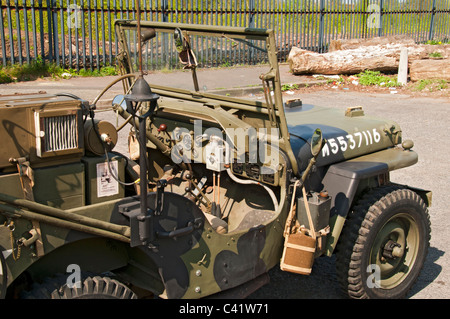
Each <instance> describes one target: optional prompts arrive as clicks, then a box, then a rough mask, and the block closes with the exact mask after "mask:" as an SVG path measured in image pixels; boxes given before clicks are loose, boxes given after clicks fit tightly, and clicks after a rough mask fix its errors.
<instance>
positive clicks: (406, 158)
mask: <svg viewBox="0 0 450 319" xmlns="http://www.w3.org/2000/svg"><path fill="white" fill-rule="evenodd" d="M417 161H418V155H417V153H416V152H414V151H411V150H404V149H402V148H389V149H385V150H382V151H378V152H375V153H371V154H368V155H364V156H361V157H357V158H354V159H351V160H348V161H345V162H340V163H337V164H334V165H331V166H330V167H329V168H328V171H327V173H326V174H325V177H324V179H323V181H322V183H323V185H324V189H326V190H327V192H328V194H329V195H330V196H332V203H331V211H330V228H331V231H330V233H329V235H328V237H327V245H326V255H327V256H331V254H332V253H333V251H334V249H335V247H336V244H337V241H338V239H339V236H340V234H341V231H342V228H343V226H344V223H345V220H346V218H347V214H348V212H349V211H350V209H351V207H352V205H353V203H354V199H355V197H357V195H358V194H360V193H361V192H363V191H364V190H366V189H368V188H374V187H378V186H380V185H382V183H384V182H385V181H387V179H386V178H385V176H386V174H387V173H389V172H390V171H393V170H396V169H400V168H404V167H408V166H411V165H414V164H415V163H417Z"/></svg>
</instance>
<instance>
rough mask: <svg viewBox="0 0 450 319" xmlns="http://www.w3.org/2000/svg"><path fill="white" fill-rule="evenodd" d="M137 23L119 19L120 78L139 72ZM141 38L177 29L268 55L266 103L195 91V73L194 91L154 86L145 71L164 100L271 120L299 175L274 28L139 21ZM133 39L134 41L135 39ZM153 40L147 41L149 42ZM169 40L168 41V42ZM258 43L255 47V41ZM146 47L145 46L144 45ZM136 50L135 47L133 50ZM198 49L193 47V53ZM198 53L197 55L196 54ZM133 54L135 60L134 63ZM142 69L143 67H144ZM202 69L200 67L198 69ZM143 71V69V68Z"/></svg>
mask: <svg viewBox="0 0 450 319" xmlns="http://www.w3.org/2000/svg"><path fill="white" fill-rule="evenodd" d="M137 27H138V23H137V21H136V20H116V21H115V31H116V35H117V39H118V44H119V48H120V49H119V52H118V54H117V62H118V65H119V72H120V74H121V75H125V74H132V73H136V75H138V73H139V69H140V67H139V65H138V62H137V58H136V56H137V54H136V48H137V47H138V46H137V45H136V42H137V41H135V39H136V38H137V36H136V31H137ZM140 28H141V35H142V34H144V33H145V32H146V30H147V31H150V30H151V31H152V32H153V31H154V32H155V34H156V35H158V34H172V35H173V34H174V32H175V30H177V29H179V30H181V31H182V32H183V35H186V36H188V37H191V36H197V37H205V38H207V37H211V38H218V39H225V40H228V41H235V42H237V43H240V44H243V45H245V46H247V47H249V48H253V49H254V50H256V51H258V52H261V53H263V54H266V55H267V57H266V61H265V63H264V64H262V65H267V69H268V71H267V72H266V73H263V74H261V75H260V81H261V83H262V87H263V91H264V96H265V102H262V101H258V100H250V99H244V98H238V97H230V96H226V95H220V94H216V93H213V92H208V91H200V90H198V87H197V88H196V83H195V82H196V76H197V75H196V74H195V73H194V71H193V72H192V74H193V76H192V81H193V82H194V85H193V88H196V89H194V90H186V89H180V88H175V87H170V86H164V85H161V84H155V83H152V77H151V71H149V70H146V71H144V74H146V80H148V82H149V84H150V86H151V88H152V91H153V92H155V93H157V94H159V95H160V96H163V97H172V98H178V99H184V100H191V101H197V102H205V103H214V104H219V105H221V106H225V107H227V108H233V109H236V110H244V111H247V112H255V113H259V114H261V115H265V116H267V117H268V119H269V121H270V123H271V126H272V127H276V128H278V130H279V141H278V143H279V147H280V149H281V150H283V151H284V152H285V153H286V155H287V156H288V158H289V160H290V163H291V166H292V170H293V173H294V174H297V173H298V168H297V162H296V160H295V156H294V154H293V152H292V149H291V145H290V137H289V132H288V127H287V122H286V117H285V112H284V104H283V96H282V90H281V82H280V73H279V68H278V58H277V50H276V41H275V33H274V31H273V30H272V29H260V28H242V27H222V26H209V25H208V26H207V25H199V24H183V23H168V22H154V21H140ZM132 38H133V39H132ZM153 40H154V39H150V40H148V42H150V41H153ZM166 41H167V40H166ZM256 41H258V42H257V43H258V44H256V45H255V42H256ZM142 46H144V43H143V45H142ZM133 47H135V49H134V51H133ZM194 50H195V48H193V51H194ZM194 54H196V52H194ZM133 55H134V61H133ZM141 68H142V66H141ZM198 68H199V69H200V68H201V67H198ZM141 71H142V69H141ZM126 81H127V83H124V89H125V90H128V89H129V88H130V87H131V86H132V84H133V79H130V78H129V79H127V80H126Z"/></svg>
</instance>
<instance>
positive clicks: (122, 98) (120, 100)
mask: <svg viewBox="0 0 450 319" xmlns="http://www.w3.org/2000/svg"><path fill="white" fill-rule="evenodd" d="M116 104H117V105H119V106H120V107H121V108H122V109H123V110H124V111H126V110H127V102H126V101H125V95H123V94H119V95H116V96H115V97H114V99H113V100H112V105H113V106H114V105H116Z"/></svg>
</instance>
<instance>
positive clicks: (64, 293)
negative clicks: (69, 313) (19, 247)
mask: <svg viewBox="0 0 450 319" xmlns="http://www.w3.org/2000/svg"><path fill="white" fill-rule="evenodd" d="M23 298H26V299H137V295H136V294H135V293H134V292H133V291H132V290H131V289H130V288H128V287H127V286H126V285H124V284H122V283H121V282H119V281H117V280H115V279H112V278H110V277H101V276H92V277H91V276H89V277H85V278H82V279H81V285H80V287H79V288H76V287H69V286H68V285H67V283H66V278H65V276H58V277H53V278H46V280H45V281H44V282H43V283H42V284H35V285H33V289H32V290H31V291H29V292H27V293H26V294H25V295H24V296H23Z"/></svg>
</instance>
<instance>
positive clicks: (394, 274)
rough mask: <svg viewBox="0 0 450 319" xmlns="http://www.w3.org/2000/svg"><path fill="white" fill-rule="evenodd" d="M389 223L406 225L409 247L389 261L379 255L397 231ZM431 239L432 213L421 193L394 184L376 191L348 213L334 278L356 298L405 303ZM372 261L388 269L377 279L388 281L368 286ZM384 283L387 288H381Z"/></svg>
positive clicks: (346, 291) (337, 249)
mask: <svg viewBox="0 0 450 319" xmlns="http://www.w3.org/2000/svg"><path fill="white" fill-rule="evenodd" d="M390 223H391V224H393V223H396V225H403V227H404V229H403V230H402V232H403V234H404V235H405V236H403V237H404V238H407V239H405V241H404V246H405V247H407V248H404V250H403V252H402V254H400V256H399V257H392V258H388V259H386V258H385V257H384V256H383V257H380V256H382V253H385V251H386V250H385V247H387V246H386V245H387V242H386V241H384V244H382V245H380V243H381V242H382V240H381V239H380V238H383V236H385V235H386V233H388V232H389V231H390V230H391V229H395V230H397V229H396V228H395V227H394V226H393V225H390ZM389 225H390V226H389ZM408 227H409V228H408ZM398 229H402V227H398ZM389 236H391V237H392V236H394V235H392V234H391V233H390V234H389ZM409 237H411V238H412V239H410V238H409ZM430 239H431V223H430V217H429V214H428V209H427V206H426V205H425V203H424V201H423V200H422V199H421V198H420V196H419V195H418V194H417V193H415V192H413V191H412V190H410V189H406V188H403V187H400V186H393V185H389V186H383V187H380V188H376V189H372V190H371V191H369V192H368V193H366V194H365V195H364V196H363V197H362V198H361V199H359V200H358V202H357V204H356V205H355V206H354V208H353V210H352V212H351V213H350V214H349V216H348V218H347V221H346V224H345V226H344V228H343V231H342V234H341V238H340V239H339V243H338V246H337V248H336V273H337V277H338V280H339V282H340V285H341V288H342V289H343V291H344V293H345V294H347V295H348V296H349V297H350V298H355V299H367V298H393V299H399V298H404V297H405V296H406V295H407V293H408V291H409V290H410V289H411V288H412V286H413V285H414V283H415V282H416V280H417V278H418V276H419V273H420V271H421V269H422V267H423V264H424V262H425V258H426V256H427V253H428V248H429V245H430ZM383 245H384V246H383ZM381 247H383V249H381ZM377 249H378V251H377ZM374 256H375V257H374ZM374 262H375V263H376V265H377V266H378V269H381V267H384V268H383V269H386V268H388V267H390V268H388V270H387V271H385V273H383V272H381V271H380V272H379V273H381V274H383V275H382V276H381V275H380V276H379V277H378V278H381V279H383V280H384V281H382V280H379V281H378V282H377V283H378V285H377V286H374V285H373V284H372V283H373V282H368V280H371V279H373V274H372V273H371V272H369V271H368V267H373V266H369V265H372V264H374ZM391 263H392V264H394V265H395V266H392V265H391ZM386 266H387V267H386ZM372 269H374V268H372ZM405 269H407V271H406V272H404V270H405ZM384 282H386V284H385V285H384V284H379V283H384ZM370 286H371V287H370Z"/></svg>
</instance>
